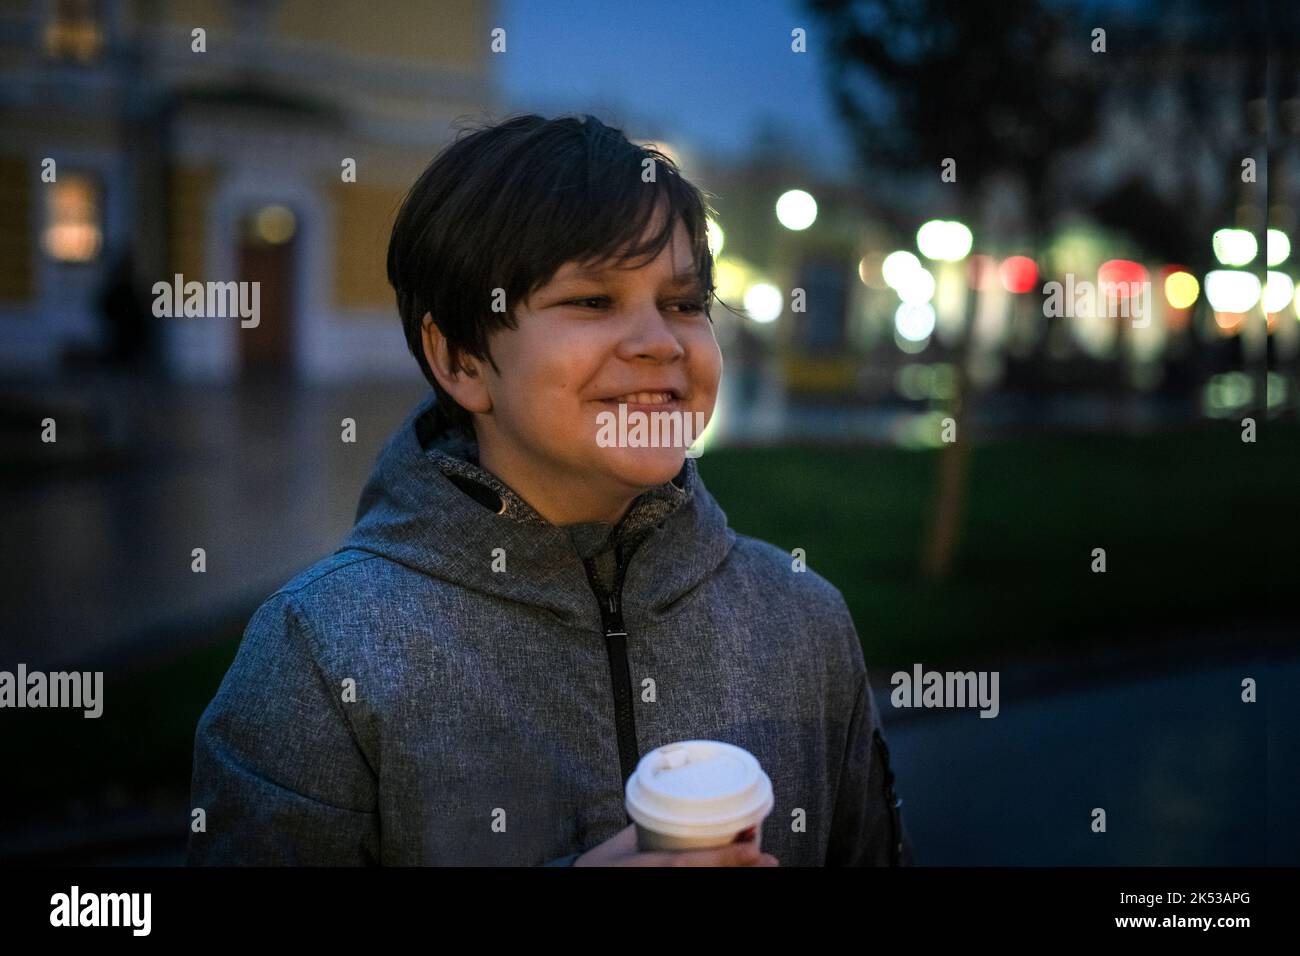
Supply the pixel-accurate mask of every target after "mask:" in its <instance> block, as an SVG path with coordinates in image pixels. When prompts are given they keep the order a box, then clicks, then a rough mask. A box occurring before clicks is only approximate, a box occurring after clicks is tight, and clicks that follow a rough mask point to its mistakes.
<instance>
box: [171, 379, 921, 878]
mask: <svg viewBox="0 0 1300 956" xmlns="http://www.w3.org/2000/svg"><path fill="white" fill-rule="evenodd" d="M433 401H434V399H433V396H432V395H430V396H429V397H428V398H426V399H425V400H424V401H422V402H421V403H420V404H419V405H417V406H416V408H415V409H413V410H412V412H411V413H410V415H408V416H407V418H406V420H405V421H404V422H403V423H402V425H401V426H400V427H399V428H398V429H397V431H396V432H395V433H394V434H393V436H392V437H391V438H390V439H389V441H388V443H387V444H386V445H385V447H384V449H383V451H382V452H381V453H380V456H379V459H378V461H377V463H376V466H375V469H374V472H373V474H372V475H371V477H370V480H369V482H368V483H367V484H366V487H365V489H364V491H363V493H362V495H361V501H360V504H359V506H358V509H357V520H356V524H355V527H354V528H353V530H352V532H351V533H350V534H349V535H348V537H347V538H346V540H345V541H344V542H343V543H342V546H341V547H340V548H339V549H338V550H337V551H336V552H335V553H334V554H333V555H331V556H330V557H328V558H325V559H323V560H321V561H319V562H318V563H316V564H315V565H313V566H312V567H310V568H308V569H307V570H305V571H303V572H302V573H300V574H298V575H297V576H295V577H294V578H293V579H292V580H290V581H289V582H287V583H286V584H285V585H284V586H283V587H281V588H280V589H279V590H277V591H276V592H275V593H274V594H272V595H271V596H270V597H269V598H268V599H267V600H266V601H265V602H264V603H263V604H262V605H261V607H259V608H258V610H257V612H256V613H255V614H254V615H253V618H252V620H251V621H250V622H249V625H248V628H247V630H246V632H245V634H244V638H243V641H242V643H241V645H240V648H239V651H238V654H237V656H236V658H235V661H234V663H233V664H232V665H231V667H230V669H229V671H228V672H227V674H226V675H225V678H224V680H223V681H222V683H221V686H220V689H219V690H218V692H217V694H216V696H215V697H214V698H213V700H212V702H211V703H210V704H209V705H208V707H207V709H206V710H205V712H204V714H203V716H202V718H201V720H200V722H199V725H198V728H197V732H196V735H195V752H194V771H193V780H192V791H193V793H192V799H193V806H194V807H196V808H197V807H201V808H203V809H204V811H205V813H206V831H205V832H200V833H191V834H190V842H189V852H188V862H190V863H191V864H227V865H229V864H327V865H333V864H352V865H357V864H383V865H551V866H554V865H570V864H572V862H573V860H574V859H575V858H576V857H577V856H578V855H579V854H581V853H582V852H584V851H586V850H588V849H590V848H592V847H594V846H596V845H597V844H599V843H601V842H603V841H604V840H607V839H608V838H610V837H612V836H613V835H615V834H616V833H618V831H619V830H621V829H623V828H624V827H625V826H627V824H628V823H629V819H628V817H627V815H626V813H625V810H624V804H623V788H624V780H623V774H622V771H621V767H620V755H619V747H618V736H617V733H616V722H615V707H614V694H613V690H612V681H611V668H610V662H609V657H608V652H607V647H606V639H605V634H604V630H603V627H602V617H601V613H600V606H599V604H598V601H597V598H596V595H595V593H594V592H593V589H592V587H591V584H590V583H589V581H588V579H587V575H586V572H585V569H584V566H583V562H582V558H583V557H594V556H597V555H600V554H602V553H603V554H606V555H609V556H611V557H612V556H613V555H615V554H616V553H617V552H618V550H619V549H622V550H623V551H624V552H625V554H630V560H629V561H628V563H627V569H626V574H625V579H624V584H623V591H622V595H623V598H622V600H623V612H624V624H625V630H626V631H627V638H626V640H627V650H626V655H627V660H628V666H629V670H630V675H631V684H632V691H633V698H632V699H633V715H634V718H635V739H636V745H637V747H638V751H637V755H641V754H644V753H646V752H648V751H649V750H651V749H653V748H655V747H658V746H661V745H663V744H666V743H670V742H672V741H675V740H683V739H692V738H710V739H715V740H723V741H727V742H730V743H733V744H736V745H738V746H741V747H744V748H745V749H746V750H748V751H750V752H751V753H753V754H754V755H755V756H756V757H757V758H758V760H759V761H760V763H761V764H762V766H763V768H764V769H765V770H766V772H767V774H768V775H769V776H770V777H771V779H772V784H773V787H774V790H775V798H776V805H775V807H774V809H773V811H772V813H771V814H770V815H769V816H768V817H767V819H766V821H765V822H764V825H763V848H764V850H766V851H769V852H771V853H773V854H775V855H776V856H777V857H778V858H779V859H780V861H781V863H782V865H784V866H800V865H814V866H816V865H841V864H850V865H865V864H887V863H889V862H890V861H891V848H892V847H893V846H894V845H895V840H896V839H897V840H899V841H901V842H902V843H903V847H902V860H901V861H902V862H903V863H910V862H911V845H910V842H908V840H907V836H906V833H905V832H902V828H901V825H900V826H899V827H898V828H897V829H898V830H899V831H900V832H898V833H897V834H896V836H895V829H896V828H895V823H894V820H893V819H892V818H891V814H890V812H889V809H888V806H887V801H886V797H885V794H886V782H885V781H886V777H887V776H888V766H887V761H886V759H885V756H884V754H885V751H884V748H883V746H882V745H881V744H876V743H875V742H873V731H876V730H878V728H879V712H878V710H877V707H876V703H875V700H874V697H873V695H872V693H871V690H870V686H869V684H868V683H867V679H866V669H865V666H864V660H863V654H862V649H861V646H860V644H859V641H858V636H857V634H856V632H855V630H854V626H853V621H852V619H851V617H850V615H849V612H848V609H847V607H846V606H845V604H844V601H843V599H842V597H841V596H840V593H839V592H838V590H836V589H835V588H834V587H833V586H832V585H831V584H830V583H828V582H827V581H826V580H825V579H823V578H822V577H820V576H818V575H817V574H816V573H815V572H813V571H811V570H809V571H805V572H800V573H796V572H794V571H793V570H792V569H791V559H790V556H789V555H788V554H786V553H785V552H784V551H782V550H780V549H778V548H776V547H774V546H772V545H770V544H767V543H764V542H761V541H758V540H755V539H753V538H749V537H746V536H744V535H738V534H736V533H735V532H734V531H733V530H731V529H730V528H728V527H727V523H726V517H725V515H724V514H723V512H722V510H721V509H720V508H719V507H718V505H717V503H716V502H715V501H714V499H713V498H712V496H711V495H710V494H709V493H708V491H707V490H706V489H705V487H704V484H703V482H702V481H701V480H700V476H699V471H698V467H697V463H696V461H695V460H694V459H689V458H688V459H687V460H686V463H685V465H684V467H683V468H682V471H681V473H680V474H679V475H678V476H677V478H675V479H674V481H673V482H669V483H666V484H665V485H663V486H660V487H659V488H656V489H653V490H652V491H649V492H647V493H646V494H644V495H642V496H641V497H640V498H638V499H637V500H636V502H634V504H633V507H632V508H631V509H629V512H628V514H627V516H625V517H624V519H623V520H622V521H621V522H620V523H619V525H618V526H617V527H614V526H610V525H608V524H603V523H600V522H593V523H590V524H587V525H573V526H567V527H557V526H554V525H551V524H550V523H549V522H547V521H546V520H545V519H543V518H541V516H540V515H538V514H537V513H536V512H535V511H533V509H532V508H531V507H530V506H528V504H527V503H526V502H524V501H523V500H522V499H521V498H520V497H519V496H518V495H516V494H515V493H514V492H513V491H512V490H511V489H509V488H508V487H507V486H505V485H504V483H502V482H500V481H499V479H497V478H496V477H495V476H494V475H491V474H490V473H489V472H487V471H485V470H484V469H482V468H481V467H480V466H479V465H478V463H477V460H476V452H475V449H474V448H473V445H472V442H466V441H465V440H464V438H463V437H461V436H457V435H452V434H448V433H446V432H440V431H438V430H437V429H433V430H430V427H429V422H430V421H431V410H432V408H433ZM467 489H468V490H467ZM499 512H500V513H499ZM497 549H500V550H497ZM502 556H503V557H504V560H505V570H493V567H494V560H495V559H499V558H501V557H502ZM610 564H611V565H612V561H611V562H610ZM499 566H500V564H499V561H498V562H497V567H499ZM611 570H612V568H611V567H608V566H607V567H606V576H607V580H611V581H612V575H610V571H611ZM350 687H354V688H355V693H354V694H352V695H349V693H348V689H349V688H350ZM882 743H883V741H882Z"/></svg>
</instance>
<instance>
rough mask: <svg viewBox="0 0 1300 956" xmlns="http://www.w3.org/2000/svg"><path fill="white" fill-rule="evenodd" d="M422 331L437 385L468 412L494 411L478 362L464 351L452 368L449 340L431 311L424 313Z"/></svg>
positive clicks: (425, 349)
mask: <svg viewBox="0 0 1300 956" xmlns="http://www.w3.org/2000/svg"><path fill="white" fill-rule="evenodd" d="M420 331H421V335H422V337H423V339H424V357H425V360H426V361H428V363H429V368H430V370H432V372H433V377H434V378H436V379H437V380H438V384H439V385H441V386H442V387H443V388H444V389H446V391H447V394H448V395H450V396H451V397H452V398H454V399H455V400H456V403H457V404H458V405H460V407H461V408H463V409H465V410H466V411H467V412H477V413H479V414H486V413H488V412H490V411H492V396H491V395H489V394H488V390H487V382H486V381H484V377H483V366H482V364H481V363H480V362H479V360H478V359H476V358H474V356H472V355H466V354H465V353H464V352H461V354H460V355H459V356H457V360H456V363H455V364H454V365H453V364H452V361H451V350H450V349H449V348H448V347H447V337H446V336H445V335H443V334H442V331H441V330H440V329H439V328H438V326H437V325H436V324H435V323H434V321H433V316H432V315H431V314H430V313H428V312H426V313H424V318H423V319H422V320H421V329H420Z"/></svg>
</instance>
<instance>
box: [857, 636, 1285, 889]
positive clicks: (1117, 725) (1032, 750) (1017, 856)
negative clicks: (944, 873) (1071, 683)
mask: <svg viewBox="0 0 1300 956" xmlns="http://www.w3.org/2000/svg"><path fill="white" fill-rule="evenodd" d="M1290 655H1291V656H1289V657H1286V656H1266V655H1265V654H1246V655H1243V656H1241V657H1240V658H1238V659H1236V660H1231V661H1226V662H1225V661H1218V662H1215V663H1213V664H1211V665H1209V666H1197V665H1196V664H1195V663H1194V660H1195V659H1194V658H1191V659H1176V658H1174V657H1173V656H1172V655H1171V659H1170V660H1168V661H1167V665H1168V666H1170V667H1172V668H1174V670H1173V672H1171V673H1159V672H1156V673H1145V674H1133V675H1130V676H1128V677H1109V678H1107V679H1105V680H1103V681H1101V682H1099V683H1092V682H1089V683H1087V684H1084V685H1082V686H1078V687H1074V688H1071V689H1068V690H1064V691H1059V692H1052V693H1046V694H1040V693H1026V694H1024V695H1022V694H1021V693H1019V691H1018V690H1017V685H1016V683H1015V682H1005V681H1004V682H1003V685H1002V687H1001V689H1000V697H1001V701H1000V703H1001V709H1000V713H999V714H998V716H997V717H995V718H981V717H979V715H978V712H977V711H973V710H967V711H943V712H940V711H931V712H929V713H927V714H925V716H923V717H912V716H911V715H909V717H908V719H899V715H900V714H901V713H902V712H901V711H898V710H895V709H894V708H893V707H892V706H891V705H890V703H889V701H888V697H887V696H881V697H880V700H879V703H880V706H881V720H882V722H883V723H884V725H885V729H886V734H887V736H888V739H889V745H890V751H891V754H892V755H893V758H894V759H893V764H894V769H895V773H896V775H897V779H898V789H899V793H900V795H901V796H902V798H903V801H904V815H905V819H906V821H907V826H908V830H909V833H910V835H911V837H912V840H913V843H914V845H915V849H916V863H917V864H918V865H938V866H1008V865H1009V866H1015V865H1033V866H1154V865H1161V866H1187V865H1203V866H1245V865H1290V866H1295V865H1297V864H1300V780H1298V779H1297V771H1298V769H1300V707H1298V706H1297V705H1296V702H1295V699H1296V691H1297V689H1300V656H1296V655H1295V644H1294V640H1293V639H1292V642H1291V650H1290ZM1246 677H1252V678H1254V679H1255V680H1256V683H1257V692H1258V699H1257V702H1256V703H1244V702H1243V701H1242V685H1241V682H1242V680H1243V678H1246ZM889 690H890V688H889V687H888V686H885V687H884V688H883V689H881V690H879V691H877V692H878V693H880V694H882V695H885V694H887V692H888V691H889ZM1094 808H1102V809H1104V810H1105V812H1106V830H1105V832H1104V833H1098V832H1094V831H1093V829H1092V822H1093V810H1094Z"/></svg>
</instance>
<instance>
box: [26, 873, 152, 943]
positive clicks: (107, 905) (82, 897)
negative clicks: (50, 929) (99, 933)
mask: <svg viewBox="0 0 1300 956" xmlns="http://www.w3.org/2000/svg"><path fill="white" fill-rule="evenodd" d="M152 910H153V894H151V893H85V894H83V893H82V892H81V888H80V887H78V886H76V885H74V886H73V887H72V891H71V892H70V893H55V894H54V895H53V896H51V897H50V925H51V926H130V927H132V930H131V934H132V935H133V936H148V935H149V929H150V925H151V923H152V919H151V918H150V917H151V914H152Z"/></svg>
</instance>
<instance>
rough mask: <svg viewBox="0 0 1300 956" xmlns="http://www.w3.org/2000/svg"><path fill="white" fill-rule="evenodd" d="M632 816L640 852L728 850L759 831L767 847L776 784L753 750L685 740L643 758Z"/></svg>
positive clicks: (630, 794) (632, 788) (632, 791)
mask: <svg viewBox="0 0 1300 956" xmlns="http://www.w3.org/2000/svg"><path fill="white" fill-rule="evenodd" d="M625 798H626V802H627V813H628V816H630V817H631V818H632V821H633V822H634V823H635V824H636V830H637V847H638V849H640V850H703V849H711V848H713V847H720V846H727V845H728V844H730V843H734V842H735V841H736V837H737V836H738V835H740V834H741V833H742V832H744V831H745V830H748V829H749V828H751V827H752V828H753V830H754V842H755V844H757V845H758V847H759V849H761V848H762V837H763V818H764V817H766V816H767V815H768V814H769V813H771V811H772V806H773V803H774V800H773V796H772V781H771V780H770V779H769V778H768V776H767V774H765V773H764V772H763V768H762V767H760V766H759V764H758V760H756V759H755V758H754V755H753V754H751V753H749V751H747V750H745V749H743V748H741V747H737V746H735V745H734V744H728V743H723V742H722V741H720V740H682V741H678V742H677V743H672V744H665V745H664V746H662V747H659V748H657V749H655V750H652V751H650V752H649V753H648V754H646V755H645V756H644V757H642V758H641V760H640V762H639V763H638V764H637V767H636V771H635V772H634V773H633V774H632V776H630V777H628V780H627V789H626V793H625Z"/></svg>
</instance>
